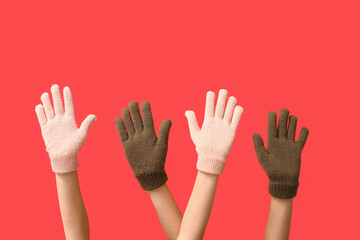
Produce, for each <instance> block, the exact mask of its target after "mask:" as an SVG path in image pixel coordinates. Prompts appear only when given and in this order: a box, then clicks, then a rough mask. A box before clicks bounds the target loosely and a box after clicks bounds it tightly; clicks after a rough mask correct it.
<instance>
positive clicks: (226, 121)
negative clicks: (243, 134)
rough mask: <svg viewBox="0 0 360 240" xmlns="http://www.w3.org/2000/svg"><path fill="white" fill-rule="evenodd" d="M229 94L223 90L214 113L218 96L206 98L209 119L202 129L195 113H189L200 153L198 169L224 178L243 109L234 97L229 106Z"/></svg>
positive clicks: (191, 128)
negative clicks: (224, 171)
mask: <svg viewBox="0 0 360 240" xmlns="http://www.w3.org/2000/svg"><path fill="white" fill-rule="evenodd" d="M227 94H228V93H227V91H226V90H225V89H221V90H220V91H219V97H218V100H217V104H216V109H215V111H214V101H215V93H214V92H211V91H209V92H208V93H207V95H206V107H205V118H204V122H203V125H202V127H201V129H200V128H199V125H198V122H197V120H196V117H195V113H194V112H193V111H186V113H185V116H186V117H187V119H188V123H189V129H190V135H191V139H192V140H193V142H194V144H195V146H196V151H197V153H198V162H197V169H198V170H200V171H203V172H207V173H211V174H221V173H222V172H223V170H224V167H225V162H226V157H227V156H228V155H229V153H230V149H231V145H232V143H233V141H234V139H235V134H236V129H237V127H238V125H239V122H240V118H241V115H242V113H243V108H242V107H240V106H236V107H235V105H236V102H237V101H236V98H235V97H230V98H229V100H228V103H227V106H226V110H225V105H226V99H227Z"/></svg>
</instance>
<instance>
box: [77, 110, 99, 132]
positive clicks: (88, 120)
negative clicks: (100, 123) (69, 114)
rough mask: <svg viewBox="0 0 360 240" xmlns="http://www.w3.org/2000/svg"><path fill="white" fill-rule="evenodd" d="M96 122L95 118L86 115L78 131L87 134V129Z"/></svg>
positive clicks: (91, 115) (92, 115)
mask: <svg viewBox="0 0 360 240" xmlns="http://www.w3.org/2000/svg"><path fill="white" fill-rule="evenodd" d="M95 120H96V116H95V115H94V114H90V115H88V116H87V117H86V118H85V120H84V121H83V122H82V123H81V125H80V131H83V132H85V133H86V134H87V132H88V131H89V128H90V126H91V124H93V122H94V121H95Z"/></svg>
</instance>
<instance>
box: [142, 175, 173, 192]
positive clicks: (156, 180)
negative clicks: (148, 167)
mask: <svg viewBox="0 0 360 240" xmlns="http://www.w3.org/2000/svg"><path fill="white" fill-rule="evenodd" d="M135 177H136V178H137V180H138V181H139V183H140V185H141V188H142V189H144V190H146V191H150V190H153V189H156V188H158V187H161V186H162V185H164V184H165V183H166V181H167V180H168V177H167V175H166V172H165V171H164V170H163V171H160V172H151V173H143V174H140V175H137V176H135Z"/></svg>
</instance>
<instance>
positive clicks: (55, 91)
mask: <svg viewBox="0 0 360 240" xmlns="http://www.w3.org/2000/svg"><path fill="white" fill-rule="evenodd" d="M50 90H51V95H52V98H53V102H54V110H55V114H56V115H58V114H64V107H63V102H62V100H61V95H60V90H59V85H57V84H54V85H52V86H51V89H50Z"/></svg>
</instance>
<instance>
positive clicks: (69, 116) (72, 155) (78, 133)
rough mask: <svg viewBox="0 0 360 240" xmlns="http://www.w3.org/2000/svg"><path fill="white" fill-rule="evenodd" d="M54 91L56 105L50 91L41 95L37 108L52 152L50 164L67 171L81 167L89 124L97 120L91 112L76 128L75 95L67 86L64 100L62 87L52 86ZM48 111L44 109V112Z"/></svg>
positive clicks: (48, 146)
mask: <svg viewBox="0 0 360 240" xmlns="http://www.w3.org/2000/svg"><path fill="white" fill-rule="evenodd" d="M51 93H52V98H53V103H54V108H53V107H52V105H51V102H50V97H49V94H48V93H44V94H42V95H41V100H42V104H39V105H37V106H36V108H35V112H36V114H37V117H38V120H39V124H40V127H41V133H42V136H43V139H44V142H45V146H46V151H47V152H48V153H49V157H50V162H51V167H52V170H53V172H55V173H67V172H71V171H75V170H76V169H77V168H78V158H77V153H78V152H79V150H80V148H81V146H82V145H83V143H84V142H85V139H86V136H87V133H88V130H89V127H90V126H91V124H92V123H93V122H94V121H95V120H96V117H95V116H94V115H92V114H91V115H89V116H88V117H87V118H86V119H85V120H84V121H83V122H82V124H81V126H80V128H77V126H76V122H75V114H74V104H73V100H72V95H71V92H70V89H69V88H68V87H65V88H64V91H63V93H64V102H65V109H64V107H63V102H62V99H61V95H60V91H59V86H58V85H53V86H52V87H51ZM44 110H45V112H44Z"/></svg>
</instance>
